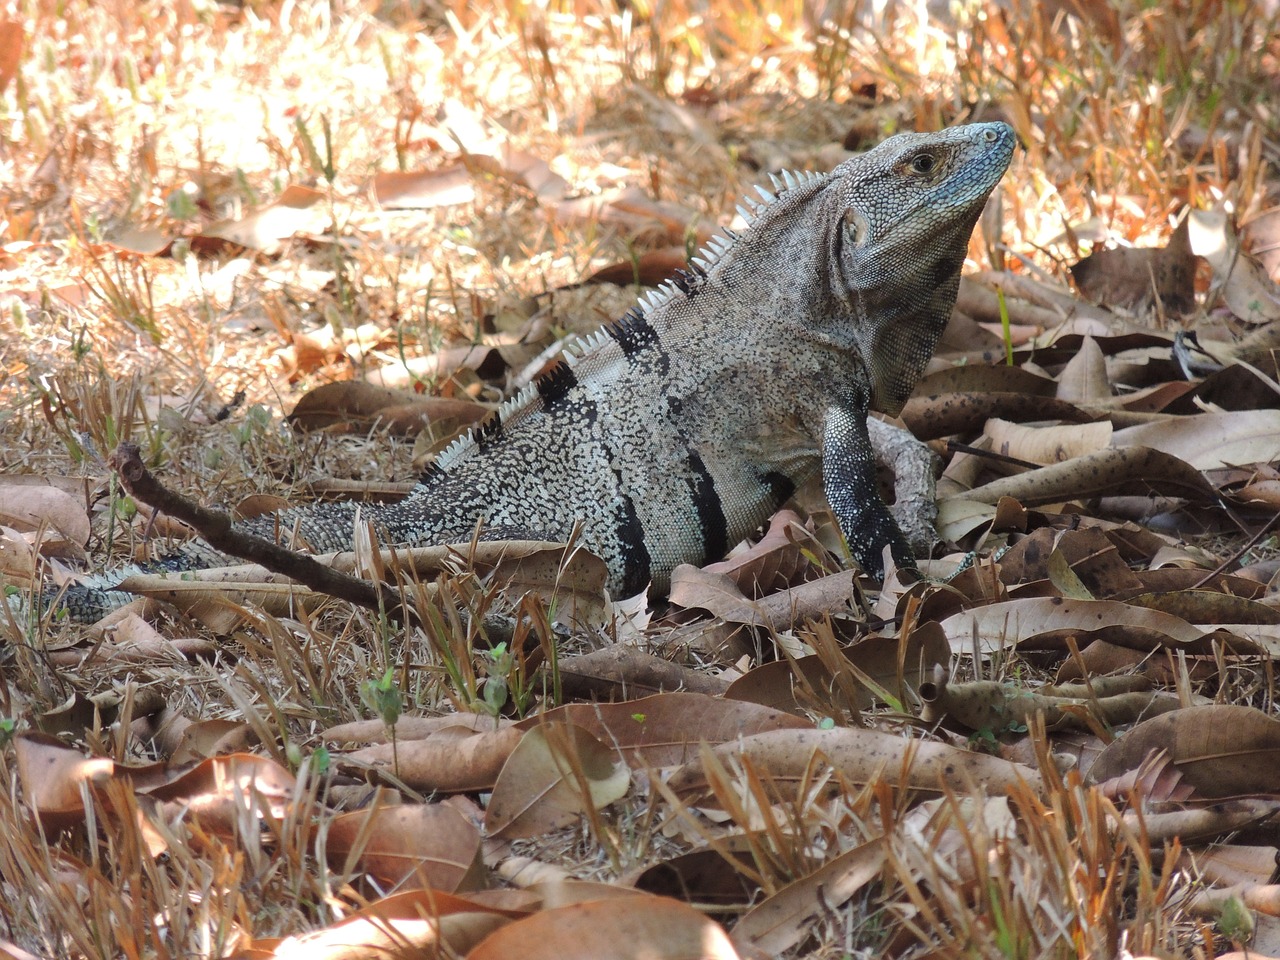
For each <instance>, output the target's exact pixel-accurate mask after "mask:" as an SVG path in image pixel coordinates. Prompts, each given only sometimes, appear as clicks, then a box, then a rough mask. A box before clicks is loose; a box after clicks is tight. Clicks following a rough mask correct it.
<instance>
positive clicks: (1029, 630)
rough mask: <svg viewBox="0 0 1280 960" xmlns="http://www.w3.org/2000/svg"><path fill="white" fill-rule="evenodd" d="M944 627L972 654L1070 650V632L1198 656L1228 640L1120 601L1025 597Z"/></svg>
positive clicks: (1244, 643)
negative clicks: (1067, 642)
mask: <svg viewBox="0 0 1280 960" xmlns="http://www.w3.org/2000/svg"><path fill="white" fill-rule="evenodd" d="M942 627H943V629H944V630H945V631H946V633H947V636H948V637H949V638H950V639H951V649H952V651H953V652H955V653H959V654H965V653H972V652H973V650H974V648H975V646H976V647H977V649H978V650H979V651H981V652H983V653H991V652H996V651H1000V650H1009V649H1012V648H1013V647H1015V646H1018V645H1021V646H1023V647H1024V648H1032V649H1057V650H1065V649H1066V639H1067V637H1069V636H1075V637H1078V638H1081V639H1095V638H1096V639H1109V640H1112V642H1119V641H1120V640H1125V641H1127V642H1128V643H1144V644H1151V643H1158V644H1161V645H1167V646H1171V647H1174V648H1176V649H1177V648H1180V649H1184V650H1185V651H1186V652H1188V653H1196V654H1208V653H1212V652H1213V646H1214V644H1215V643H1221V642H1223V641H1224V638H1222V637H1220V636H1217V635H1210V634H1206V633H1205V632H1204V631H1203V630H1201V629H1199V628H1198V627H1195V626H1192V625H1191V624H1189V623H1187V622H1186V621H1185V620H1183V619H1181V618H1179V617H1175V616H1171V615H1169V614H1167V613H1161V612H1160V611H1159V610H1145V609H1143V608H1142V607H1135V606H1130V605H1129V604H1127V603H1121V602H1120V601H1117V600H1065V599H1060V598H1040V597H1025V598H1021V599H1017V600H1006V601H1003V602H1001V603H993V604H990V605H989V606H985V607H978V608H976V609H972V610H965V611H962V612H960V613H957V614H954V615H953V616H950V617H948V618H947V619H946V620H944V621H943V623H942ZM1232 645H1233V646H1234V647H1235V648H1236V649H1238V650H1239V651H1240V652H1242V653H1248V652H1253V653H1256V652H1258V648H1257V647H1256V646H1255V645H1254V644H1253V643H1252V642H1250V641H1248V640H1243V639H1241V640H1238V641H1237V642H1235V643H1234V644H1232ZM1147 648H1148V649H1150V647H1147Z"/></svg>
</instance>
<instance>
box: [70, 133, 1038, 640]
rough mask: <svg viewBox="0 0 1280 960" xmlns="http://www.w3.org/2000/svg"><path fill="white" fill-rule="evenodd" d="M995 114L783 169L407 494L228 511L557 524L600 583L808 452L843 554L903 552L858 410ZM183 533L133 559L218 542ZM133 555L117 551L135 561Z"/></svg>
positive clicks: (911, 342) (938, 326)
mask: <svg viewBox="0 0 1280 960" xmlns="http://www.w3.org/2000/svg"><path fill="white" fill-rule="evenodd" d="M1013 149H1014V134H1013V131H1012V130H1011V129H1010V128H1009V126H1007V125H1006V124H1004V123H977V124H972V125H969V126H962V127H954V128H951V129H948V130H943V131H941V132H939V133H928V134H903V135H900V136H895V137H892V138H890V139H888V140H886V141H885V142H883V143H882V144H880V145H879V146H878V147H875V148H874V149H872V150H870V151H868V152H867V153H864V154H862V155H860V156H857V157H854V158H852V159H850V160H847V161H845V162H844V163H842V164H840V165H839V166H838V167H836V168H835V169H834V170H832V171H831V172H830V173H828V174H825V175H817V174H798V175H797V174H790V173H788V174H784V175H783V176H782V177H780V178H774V187H775V191H776V192H775V191H769V190H765V189H760V190H759V193H760V196H761V197H762V200H761V201H759V202H757V201H755V200H748V201H746V207H745V208H741V207H740V208H739V209H740V211H741V212H742V214H743V216H744V218H745V219H746V220H747V221H748V223H749V227H748V229H746V230H745V231H743V232H741V233H737V234H734V233H727V234H726V235H725V236H724V237H723V238H720V239H716V240H713V241H712V242H711V243H710V244H709V245H708V247H707V248H706V249H705V250H704V251H703V252H702V255H701V256H700V257H695V258H694V259H693V260H692V261H691V263H690V266H689V270H688V271H687V272H681V273H680V274H678V275H677V276H676V277H675V278H674V279H673V280H670V281H669V282H667V283H666V284H664V285H663V286H662V287H661V288H659V289H658V290H657V291H656V292H654V293H651V294H649V295H648V297H647V298H646V299H644V300H642V301H641V303H640V304H639V305H638V306H637V307H636V308H634V309H632V310H631V311H630V312H629V313H627V314H626V316H624V317H623V318H622V319H621V320H619V321H617V322H616V323H614V324H612V325H610V326H608V327H605V328H604V329H603V330H600V331H599V332H597V333H595V334H593V335H591V336H589V337H587V338H585V339H584V340H582V341H580V342H578V343H577V344H575V345H574V346H573V347H571V348H570V349H568V350H566V352H565V353H566V355H565V359H564V360H563V361H562V362H561V363H560V364H558V365H557V366H556V367H555V368H554V369H552V370H551V371H550V372H549V373H548V374H546V375H545V376H543V377H541V378H540V379H539V380H538V381H537V382H536V383H534V384H533V385H532V386H530V387H529V388H528V389H526V390H524V391H522V392H521V393H520V394H519V395H518V396H516V397H515V398H513V399H512V400H510V401H508V402H507V403H506V404H504V405H503V407H502V408H501V409H500V410H499V411H498V413H497V414H496V415H494V416H492V417H491V418H490V419H489V420H488V421H487V422H485V423H484V424H482V425H481V426H479V427H478V428H476V429H475V430H473V431H472V432H471V433H470V434H469V435H468V436H466V437H463V438H461V439H459V440H458V441H457V442H455V443H454V444H453V445H452V446H451V447H449V448H448V449H447V450H446V451H445V452H444V453H443V454H441V455H440V457H439V458H438V459H437V460H436V462H435V463H434V464H433V465H432V466H431V467H430V469H429V470H428V471H427V474H426V475H425V476H424V477H423V479H422V481H421V482H420V483H419V484H418V485H417V486H416V487H415V488H414V490H413V492H412V493H410V495H409V496H408V497H407V498H406V499H404V500H402V501H400V502H399V503H395V504H391V505H385V506H375V505H369V504H363V505H357V504H355V503H331V504H320V505H312V506H303V507H297V508H293V509H290V510H286V511H284V512H282V513H281V514H278V515H276V516H271V517H262V518H258V519H257V520H253V521H246V522H244V523H243V524H238V526H240V527H241V528H242V529H245V530H247V531H248V532H252V533H257V534H259V535H262V536H267V537H271V536H273V535H274V532H275V531H284V532H286V533H287V532H291V531H294V530H297V532H298V534H299V535H300V537H301V539H302V541H304V542H305V544H306V545H307V546H308V547H309V548H310V549H312V550H314V551H316V552H328V551H336V550H342V549H349V548H350V545H351V541H352V529H353V521H354V519H355V516H356V511H357V510H360V511H361V515H362V516H363V517H366V518H371V519H372V520H373V521H374V522H375V523H376V524H377V525H378V526H379V527H381V528H382V535H383V536H384V538H385V539H386V540H387V541H388V542H393V543H398V544H412V545H426V544H432V543H449V542H458V541H465V540H468V539H470V538H471V536H472V534H473V531H474V529H475V526H476V524H477V522H478V521H481V522H483V525H484V530H485V535H486V537H488V538H501V539H511V538H530V537H532V538H540V539H547V540H564V539H567V538H568V537H569V536H570V534H571V532H572V530H573V528H574V527H575V525H578V526H579V528H580V532H579V539H578V542H579V543H581V544H582V545H583V546H585V547H587V548H588V549H590V550H591V551H593V552H594V553H596V554H598V555H599V556H601V557H602V558H603V559H604V560H605V562H606V563H607V565H608V568H609V574H610V576H609V588H610V590H611V591H612V592H613V593H614V595H615V596H624V595H630V594H634V593H638V592H639V591H641V590H642V589H644V588H645V587H646V586H648V585H650V584H652V586H653V589H654V590H655V591H659V592H661V591H665V590H666V589H667V586H668V584H669V581H670V576H671V572H672V570H673V569H674V568H675V567H676V565H678V564H681V563H700V562H703V561H706V560H709V559H718V558H720V557H721V556H723V555H724V553H725V552H726V551H727V550H728V549H729V548H730V547H732V546H733V545H734V544H735V543H737V542H738V541H740V540H741V539H742V538H743V537H745V536H747V535H748V534H750V533H751V532H752V531H753V530H755V529H756V528H757V527H758V526H759V525H760V524H761V523H762V522H763V521H764V520H765V519H767V518H768V517H769V515H770V514H771V513H773V512H774V511H775V510H776V509H777V508H778V507H779V506H780V505H781V504H782V503H783V501H785V500H786V499H787V498H788V497H790V496H791V493H792V491H794V490H795V489H796V488H797V487H798V486H800V485H802V484H804V483H806V482H807V481H809V480H810V479H812V478H814V477H816V476H817V475H818V472H819V471H821V474H822V477H823V484H824V488H825V490H826V494H827V498H828V500H829V501H830V504H831V507H832V509H833V511H834V513H835V515H836V518H837V519H838V520H839V522H840V526H841V529H842V530H843V531H844V534H845V537H846V538H847V540H848V543H849V547H850V551H851V552H852V554H853V557H854V559H856V560H857V561H858V563H859V564H861V565H862V567H863V568H864V569H865V570H867V571H868V572H870V573H872V574H874V575H877V576H879V575H880V574H881V573H882V559H881V557H882V551H883V549H884V548H885V547H886V546H888V547H889V548H890V550H891V553H892V555H893V558H894V560H895V562H896V563H898V564H899V565H908V566H913V565H914V562H915V561H914V557H913V555H912V551H911V549H910V547H909V546H908V544H907V541H906V538H905V537H904V536H903V534H902V532H901V530H900V529H899V527H898V525H897V523H895V521H894V519H893V517H892V516H891V514H890V513H889V511H888V509H887V508H886V507H885V505H884V503H883V501H882V500H881V499H880V496H879V493H878V492H877V487H876V477H875V460H874V456H873V453H872V448H871V443H870V440H869V438H868V432H867V415H868V412H869V411H871V410H877V411H884V412H887V413H896V412H898V410H900V409H901V407H902V405H903V403H905V401H906V399H907V396H908V394H909V393H910V392H911V390H912V388H913V387H914V385H915V383H916V380H917V379H918V377H919V375H920V373H921V371H922V370H923V368H924V366H925V364H926V363H927V361H928V360H929V357H930V355H931V354H932V353H933V348H934V346H935V345H936V343H937V340H938V337H939V335H940V334H941V333H942V329H943V327H944V326H945V325H946V323H947V319H948V317H949V316H950V313H951V308H952V306H953V305H954V303H955V298H956V291H957V288H958V286H959V282H960V267H961V265H962V263H963V262H964V257H965V251H966V248H967V246H968V241H969V235H970V233H972V231H973V227H974V224H975V223H976V222H977V219H978V216H979V214H980V213H981V211H982V208H983V206H984V205H985V203H986V200H987V197H988V196H989V195H990V193H991V191H992V190H993V189H994V188H995V186H996V184H997V183H998V182H999V180H1000V178H1001V176H1003V174H1004V172H1005V169H1006V168H1007V167H1008V165H1009V160H1010V158H1011V156H1012V155H1013ZM225 559H226V558H224V557H222V556H221V555H220V554H218V553H217V552H216V551H214V550H212V548H210V547H209V546H208V545H206V544H202V543H200V542H199V541H193V542H192V543H189V544H187V545H184V546H183V547H180V548H179V549H178V551H177V553H176V554H174V555H171V556H170V557H167V558H164V559H162V560H159V561H157V562H156V563H155V564H152V565H149V569H151V570H172V571H181V570H183V569H193V568H197V567H205V566H210V565H213V564H216V563H218V562H225ZM137 569H138V568H136V567H135V568H132V570H137ZM128 572H132V571H131V570H125V571H118V572H117V573H116V574H115V575H114V576H102V577H93V578H88V579H87V581H86V582H83V583H79V584H75V585H73V586H72V587H71V588H69V589H68V590H67V592H66V594H65V595H64V597H63V600H62V603H63V604H64V605H65V606H66V607H67V609H68V610H69V612H70V613H71V615H72V616H73V617H74V618H75V619H77V620H92V619H95V618H97V617H98V616H100V615H101V614H103V613H104V612H105V611H107V610H109V609H111V608H113V607H116V606H119V605H121V604H122V603H124V602H125V601H127V600H129V599H131V596H130V595H129V594H126V593H123V592H121V591H118V590H114V589H112V587H113V586H114V585H115V584H116V583H118V582H119V581H120V579H121V578H122V577H123V576H124V575H125V574H126V573H128Z"/></svg>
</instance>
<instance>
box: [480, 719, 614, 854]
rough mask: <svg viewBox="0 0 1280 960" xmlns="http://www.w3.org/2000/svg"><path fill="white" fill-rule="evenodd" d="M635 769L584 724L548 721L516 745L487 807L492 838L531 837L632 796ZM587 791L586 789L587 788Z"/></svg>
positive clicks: (487, 829) (486, 822)
mask: <svg viewBox="0 0 1280 960" xmlns="http://www.w3.org/2000/svg"><path fill="white" fill-rule="evenodd" d="M630 786H631V771H630V770H629V769H628V768H627V765H626V764H625V763H622V762H621V761H620V760H619V759H618V754H617V752H616V751H615V750H614V748H613V747H612V746H608V745H606V744H604V743H602V742H600V741H599V740H597V739H596V738H595V737H593V736H592V735H591V734H590V733H589V732H588V731H586V730H584V729H583V728H582V727H577V726H574V725H573V724H564V723H556V722H554V721H547V720H544V721H543V723H541V724H539V725H538V726H536V727H534V728H533V729H532V730H530V731H529V732H528V733H526V734H525V735H524V737H523V738H522V739H521V740H520V742H519V743H518V744H517V745H516V748H515V750H513V751H512V753H511V756H510V757H508V758H507V762H506V764H505V765H504V766H503V768H502V772H501V773H500V774H499V775H498V782H497V783H496V784H494V787H493V796H492V797H491V799H490V800H489V808H488V810H486V811H485V818H484V828H485V834H486V835H487V836H490V837H506V838H507V839H515V838H517V837H531V836H535V835H536V834H539V833H548V832H550V831H551V830H555V829H557V828H559V827H563V826H566V825H567V824H570V823H573V822H574V821H575V820H577V818H578V816H579V815H580V814H581V813H582V812H583V811H585V810H587V809H589V807H588V805H590V807H595V808H597V809H598V808H600V807H605V806H608V805H609V804H611V803H613V802H614V801H615V800H619V799H621V798H622V797H623V796H625V795H626V792H627V789H628V788H629V787H630ZM584 791H585V792H584Z"/></svg>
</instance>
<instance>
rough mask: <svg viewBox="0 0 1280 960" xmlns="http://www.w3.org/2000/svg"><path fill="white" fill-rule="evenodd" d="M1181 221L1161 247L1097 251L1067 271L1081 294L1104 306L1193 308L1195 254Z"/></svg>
mask: <svg viewBox="0 0 1280 960" xmlns="http://www.w3.org/2000/svg"><path fill="white" fill-rule="evenodd" d="M1189 226H1190V219H1189V218H1187V217H1184V218H1183V220H1182V222H1181V223H1180V224H1178V227H1177V229H1176V230H1174V232H1173V236H1172V237H1170V239H1169V245H1168V246H1167V247H1164V248H1154V249H1140V248H1136V247H1118V248H1115V249H1111V250H1096V251H1094V252H1093V253H1091V254H1090V255H1089V256H1087V257H1085V258H1084V259H1083V260H1081V261H1080V262H1078V263H1076V264H1075V265H1074V266H1072V267H1071V276H1072V277H1073V278H1074V279H1075V281H1076V285H1077V286H1078V287H1079V288H1080V292H1081V293H1083V294H1084V295H1085V296H1086V297H1088V298H1089V299H1090V300H1092V301H1093V302H1094V303H1099V304H1102V305H1104V306H1108V307H1121V308H1123V309H1125V310H1130V311H1132V312H1134V313H1146V312H1148V311H1149V310H1151V309H1153V308H1154V307H1155V305H1156V303H1157V301H1158V302H1159V303H1160V305H1161V306H1162V307H1163V308H1164V310H1165V311H1166V312H1167V313H1170V314H1174V315H1179V316H1180V315H1185V314H1188V313H1190V312H1191V311H1192V310H1194V309H1195V305H1196V298H1195V277H1196V266H1195V256H1194V255H1193V254H1192V252H1191V241H1190V238H1189V234H1188V230H1189Z"/></svg>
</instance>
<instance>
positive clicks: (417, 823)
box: [325, 803, 485, 893]
mask: <svg viewBox="0 0 1280 960" xmlns="http://www.w3.org/2000/svg"><path fill="white" fill-rule="evenodd" d="M325 854H326V855H327V856H328V859H329V865H330V866H331V867H332V868H333V869H334V870H337V871H340V872H342V873H344V874H345V873H349V872H351V871H352V870H363V871H364V872H366V873H368V874H369V875H370V876H372V877H374V878H375V879H376V880H378V882H379V883H381V884H383V885H384V886H385V887H389V888H398V889H401V890H404V889H414V888H431V889H434V890H443V891H445V892H448V893H456V892H458V891H459V890H475V889H479V888H481V887H482V886H484V881H485V874H484V863H483V861H482V860H481V856H480V831H479V830H477V829H476V827H475V826H474V825H473V824H472V823H471V822H470V821H469V820H467V818H466V817H464V816H462V814H460V813H459V812H458V811H457V810H454V809H453V808H452V807H450V806H447V805H445V804H440V803H422V804H408V803H405V804H396V805H392V806H375V807H373V808H372V809H369V810H356V811H353V812H351V813H345V814H342V815H341V816H338V817H335V818H334V819H333V820H332V821H330V823H329V832H328V836H327V839H326V841H325ZM353 859H354V862H353Z"/></svg>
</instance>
